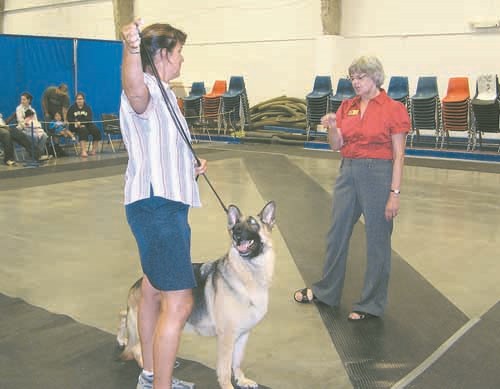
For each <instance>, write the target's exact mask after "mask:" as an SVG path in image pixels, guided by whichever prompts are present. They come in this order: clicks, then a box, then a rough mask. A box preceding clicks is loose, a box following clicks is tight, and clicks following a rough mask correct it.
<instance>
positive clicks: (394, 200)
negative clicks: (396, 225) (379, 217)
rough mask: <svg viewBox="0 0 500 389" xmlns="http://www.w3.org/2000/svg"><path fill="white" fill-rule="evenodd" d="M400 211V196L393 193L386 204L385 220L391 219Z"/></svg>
mask: <svg viewBox="0 0 500 389" xmlns="http://www.w3.org/2000/svg"><path fill="white" fill-rule="evenodd" d="M398 212H399V196H398V195H394V194H393V193H391V194H390V195H389V199H388V200H387V204H386V205H385V220H387V221H391V220H392V219H394V218H395V217H396V216H398Z"/></svg>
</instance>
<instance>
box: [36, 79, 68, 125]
mask: <svg viewBox="0 0 500 389" xmlns="http://www.w3.org/2000/svg"><path fill="white" fill-rule="evenodd" d="M68 107H69V96H68V86H67V85H66V84H59V86H57V87H56V86H49V87H48V88H47V89H45V92H43V96H42V109H43V120H44V122H45V125H44V128H48V126H47V124H48V123H49V122H50V121H51V120H52V118H53V117H54V115H55V113H56V112H61V113H62V118H63V121H64V122H67V121H68V118H67V112H68Z"/></svg>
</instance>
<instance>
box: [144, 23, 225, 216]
mask: <svg viewBox="0 0 500 389" xmlns="http://www.w3.org/2000/svg"><path fill="white" fill-rule="evenodd" d="M139 37H140V38H141V46H142V47H143V48H144V50H143V51H144V53H146V60H147V61H148V64H149V66H150V67H151V70H152V71H153V75H154V77H155V79H156V82H157V84H158V87H159V88H160V92H161V95H162V96H163V100H165V104H166V105H167V109H168V112H169V113H170V116H171V117H172V119H174V123H175V127H176V128H177V131H179V133H180V135H181V137H182V139H183V140H184V142H185V143H186V145H187V146H188V147H189V150H191V153H192V154H193V157H194V159H195V160H196V164H197V165H198V166H201V162H200V159H199V158H198V156H197V155H196V152H195V151H194V149H193V145H192V144H191V142H190V141H189V137H188V136H187V134H186V132H185V131H184V128H183V127H182V124H181V122H180V120H179V118H178V117H177V114H176V113H175V110H174V107H173V106H172V102H171V101H170V99H169V98H168V95H167V91H166V90H165V87H164V86H163V83H162V82H161V79H160V75H159V74H158V70H157V69H156V66H155V65H154V63H153V58H151V54H150V53H149V51H148V50H147V49H146V47H145V46H144V44H143V42H142V34H141V32H140V31H139ZM203 177H204V178H205V181H206V182H207V184H208V186H209V187H210V189H212V192H214V195H215V197H217V200H219V204H220V205H221V207H222V209H223V210H224V212H226V213H227V207H226V206H225V205H224V203H223V202H222V199H221V198H220V196H219V194H218V193H217V192H216V190H215V188H214V187H213V186H212V183H211V182H210V180H209V179H208V177H207V175H206V173H203Z"/></svg>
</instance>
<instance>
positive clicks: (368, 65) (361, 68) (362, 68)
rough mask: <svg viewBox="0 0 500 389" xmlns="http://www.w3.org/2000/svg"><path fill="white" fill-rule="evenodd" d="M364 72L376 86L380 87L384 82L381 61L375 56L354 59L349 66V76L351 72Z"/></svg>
mask: <svg viewBox="0 0 500 389" xmlns="http://www.w3.org/2000/svg"><path fill="white" fill-rule="evenodd" d="M356 73H358V74H361V73H365V74H366V75H368V77H370V78H371V79H372V80H373V82H374V83H375V85H377V88H380V87H381V86H382V84H383V83H384V79H385V74H384V68H383V66H382V62H380V60H379V59H378V58H377V57H372V56H363V57H359V58H357V59H355V60H354V61H353V62H352V63H351V66H349V76H352V75H353V74H356Z"/></svg>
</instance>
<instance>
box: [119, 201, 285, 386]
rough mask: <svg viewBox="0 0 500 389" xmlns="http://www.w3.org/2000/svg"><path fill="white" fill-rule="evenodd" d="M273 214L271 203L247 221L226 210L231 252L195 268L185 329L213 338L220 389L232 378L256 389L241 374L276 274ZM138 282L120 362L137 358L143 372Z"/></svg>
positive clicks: (123, 328)
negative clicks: (247, 347)
mask: <svg viewBox="0 0 500 389" xmlns="http://www.w3.org/2000/svg"><path fill="white" fill-rule="evenodd" d="M275 211H276V206H275V203H274V201H270V202H269V203H267V204H266V205H265V206H264V208H263V209H262V210H261V211H260V213H259V214H258V216H257V217H253V216H249V217H245V216H243V215H242V213H241V212H240V210H239V209H238V207H236V206H234V205H230V206H229V207H228V211H227V220H228V231H229V235H230V237H231V247H230V248H229V252H228V253H227V254H226V255H224V256H223V257H222V258H219V259H217V260H215V261H210V262H205V263H194V264H193V271H194V274H195V277H196V281H197V287H196V288H194V289H193V297H194V307H193V311H192V312H191V315H190V317H189V319H188V321H187V323H186V327H185V329H186V330H194V332H196V333H197V334H199V335H203V336H216V337H217V369H216V370H217V379H218V381H219V385H220V387H221V388H222V389H233V385H232V383H231V378H232V377H234V380H235V384H236V385H237V387H238V388H258V385H257V383H256V382H254V381H252V380H250V379H248V378H246V377H245V375H244V374H243V371H242V370H241V362H242V360H243V355H244V351H245V346H246V343H247V340H248V336H249V334H250V331H251V330H252V328H254V327H255V326H256V325H257V323H259V322H260V321H261V320H262V318H263V317H264V315H265V314H266V312H267V306H268V297H269V287H270V284H271V279H272V276H273V271H274V250H273V245H272V240H271V230H272V228H273V226H274V223H275ZM141 281H142V278H141V279H139V280H138V281H137V282H136V283H135V284H134V285H133V286H132V287H131V289H130V291H129V294H128V306H127V311H122V312H121V324H120V329H119V331H118V336H117V341H118V343H119V344H120V345H121V346H124V347H125V348H124V350H123V352H122V354H121V358H122V359H125V360H127V359H133V358H135V360H136V361H137V363H138V364H139V365H140V366H141V367H142V357H141V345H140V341H139V334H138V331H137V308H138V304H139V301H140V299H141ZM231 373H232V374H233V376H232V375H231Z"/></svg>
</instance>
